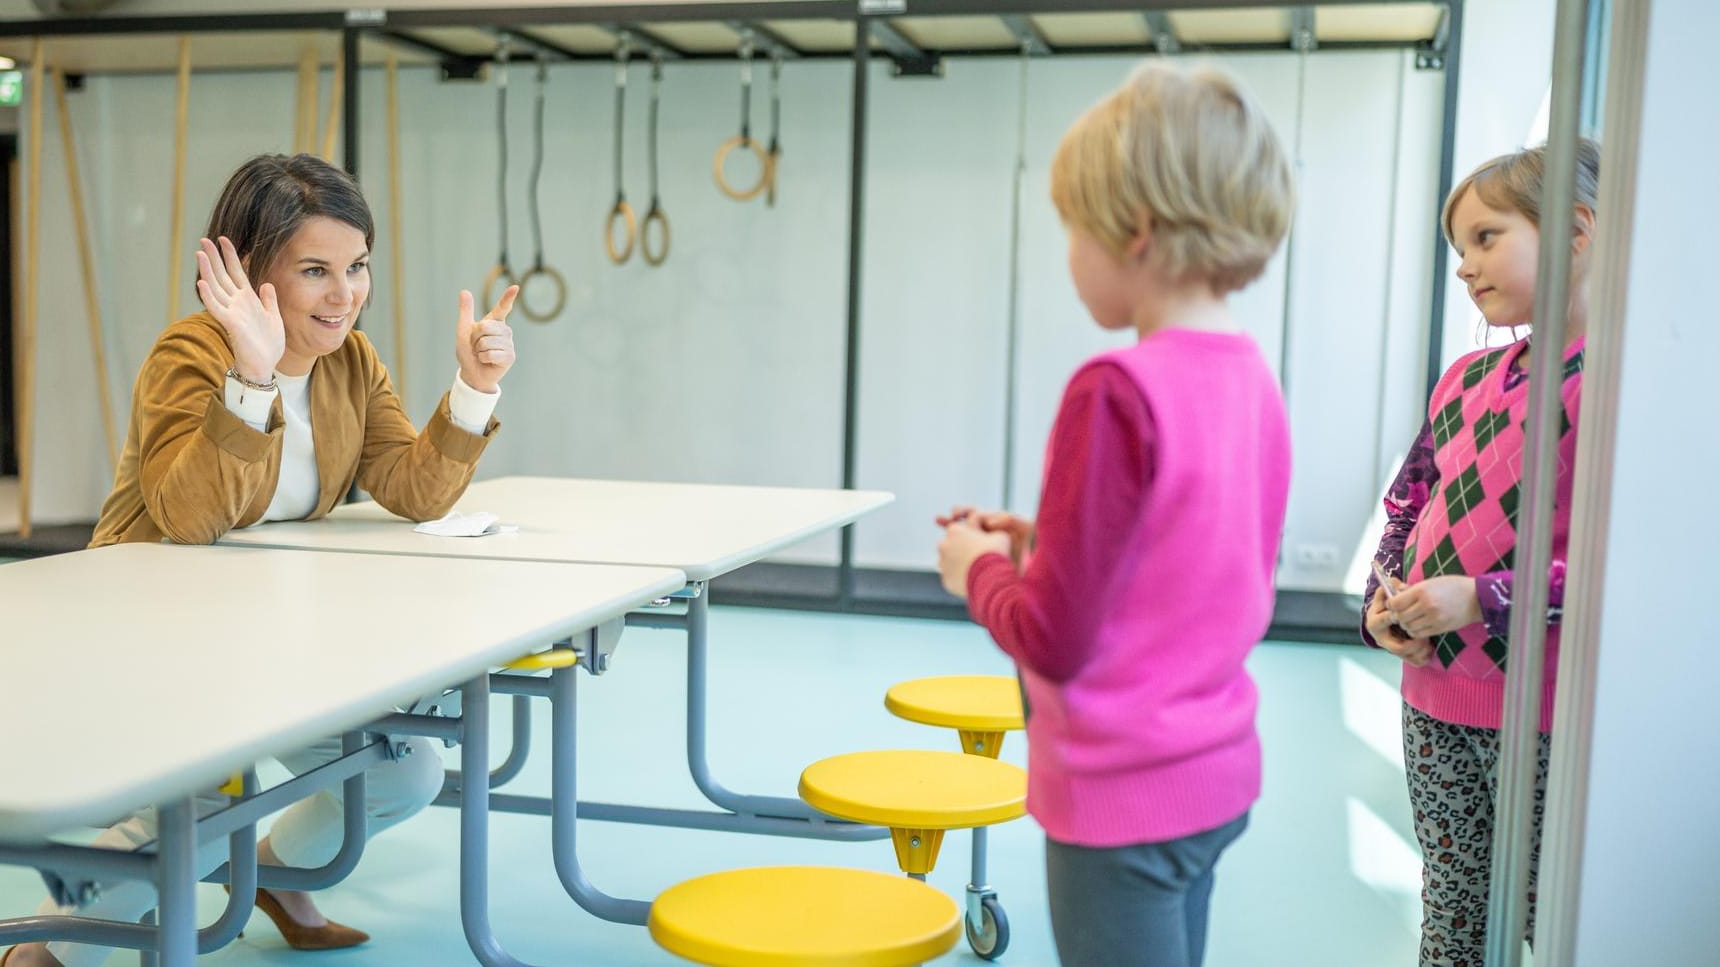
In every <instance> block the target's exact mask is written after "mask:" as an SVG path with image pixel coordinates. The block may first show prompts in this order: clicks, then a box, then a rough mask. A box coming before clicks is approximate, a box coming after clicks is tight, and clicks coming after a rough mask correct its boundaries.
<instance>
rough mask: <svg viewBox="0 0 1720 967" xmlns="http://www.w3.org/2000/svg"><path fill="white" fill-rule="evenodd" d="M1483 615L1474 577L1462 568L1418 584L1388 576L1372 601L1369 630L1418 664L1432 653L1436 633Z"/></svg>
mask: <svg viewBox="0 0 1720 967" xmlns="http://www.w3.org/2000/svg"><path fill="white" fill-rule="evenodd" d="M1388 582H1389V583H1388ZM1388 589H1389V590H1388ZM1480 620H1481V603H1480V601H1479V600H1478V599H1477V598H1476V596H1475V579H1474V578H1472V577H1469V576H1468V575H1464V574H1442V575H1439V576H1437V577H1431V578H1428V579H1427V580H1425V581H1422V582H1421V583H1419V584H1415V585H1406V584H1404V582H1402V581H1399V580H1397V579H1396V578H1392V577H1384V578H1381V579H1380V581H1379V587H1378V588H1376V589H1375V590H1374V597H1373V600H1372V601H1370V602H1368V613H1367V623H1368V632H1369V633H1370V634H1372V635H1373V636H1374V640H1375V641H1377V642H1379V645H1380V647H1381V648H1384V649H1385V650H1387V651H1389V652H1391V653H1392V654H1394V655H1396V656H1398V657H1399V658H1402V659H1403V660H1404V661H1406V662H1409V663H1410V664H1411V665H1414V666H1416V667H1418V668H1419V667H1421V666H1423V665H1426V664H1427V663H1428V661H1429V660H1431V659H1432V658H1433V640H1432V639H1433V637H1434V636H1435V635H1443V634H1446V633H1448V632H1452V631H1456V630H1457V629H1459V628H1462V627H1464V626H1466V625H1472V624H1474V623H1476V622H1478V621H1480Z"/></svg>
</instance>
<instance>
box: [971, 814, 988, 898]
mask: <svg viewBox="0 0 1720 967" xmlns="http://www.w3.org/2000/svg"><path fill="white" fill-rule="evenodd" d="M985 829H986V828H985V827H984V826H975V827H974V828H973V875H972V881H971V882H970V883H969V884H968V888H969V889H970V890H971V889H978V890H987V889H990V887H988V886H987V885H986V882H985V880H986V871H985Z"/></svg>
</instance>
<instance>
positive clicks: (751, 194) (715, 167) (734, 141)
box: [711, 134, 770, 201]
mask: <svg viewBox="0 0 1720 967" xmlns="http://www.w3.org/2000/svg"><path fill="white" fill-rule="evenodd" d="M736 148H745V149H747V150H750V151H751V152H752V153H753V154H754V155H755V156H757V157H758V184H756V185H753V186H752V187H751V188H748V189H746V190H745V191H741V190H739V189H736V188H732V187H730V186H729V183H728V180H727V179H726V178H724V177H723V166H724V165H725V164H726V163H727V162H728V160H729V152H731V151H733V150H735V149H736ZM711 175H712V176H713V177H714V178H716V179H717V188H718V190H720V191H721V192H722V193H723V194H725V195H727V196H729V197H730V198H733V199H734V200H735V201H748V200H750V199H753V198H757V197H758V194H759V192H761V191H764V190H765V188H766V187H768V186H769V185H770V156H769V155H767V154H765V153H764V148H763V147H762V146H760V145H759V143H758V142H757V141H754V140H753V139H752V138H751V137H749V136H747V135H744V134H737V135H735V136H734V137H732V138H730V139H728V140H727V141H724V142H723V143H722V144H721V145H720V146H719V147H718V148H717V156H716V158H714V159H712V161H711Z"/></svg>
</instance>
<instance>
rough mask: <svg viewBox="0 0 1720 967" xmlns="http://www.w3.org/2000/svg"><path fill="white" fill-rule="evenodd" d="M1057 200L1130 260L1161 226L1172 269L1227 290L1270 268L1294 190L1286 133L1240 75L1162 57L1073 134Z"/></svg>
mask: <svg viewBox="0 0 1720 967" xmlns="http://www.w3.org/2000/svg"><path fill="white" fill-rule="evenodd" d="M1051 200H1052V202H1053V204H1055V205H1056V206H1057V213H1058V214H1059V215H1060V216H1062V218H1063V221H1064V223H1065V224H1066V225H1068V226H1069V227H1070V228H1072V229H1075V230H1079V231H1083V232H1086V233H1087V234H1089V235H1091V236H1092V237H1093V238H1095V239H1097V240H1098V241H1099V242H1100V243H1101V244H1103V245H1104V246H1105V247H1106V248H1107V249H1109V250H1110V251H1111V252H1112V253H1113V254H1114V255H1117V256H1119V257H1121V256H1122V255H1123V254H1124V253H1125V252H1126V251H1127V249H1128V246H1129V243H1130V242H1131V241H1132V240H1133V239H1134V238H1135V237H1136V236H1137V235H1138V234H1139V233H1140V231H1141V230H1142V229H1143V228H1148V227H1150V228H1151V231H1152V240H1153V247H1154V255H1155V257H1156V258H1157V259H1158V260H1159V266H1160V267H1161V268H1162V269H1163V271H1165V272H1166V273H1167V274H1168V275H1169V276H1170V277H1172V278H1174V279H1200V280H1204V281H1206V282H1208V283H1209V284H1210V285H1211V286H1212V288H1213V291H1214V292H1216V293H1217V294H1219V295H1223V294H1225V293H1228V292H1233V291H1235V290H1237V289H1240V288H1242V287H1243V286H1245V285H1247V284H1248V283H1250V282H1252V281H1254V280H1255V279H1256V278H1259V276H1260V273H1261V272H1263V271H1265V268H1266V263H1267V261H1268V260H1269V259H1271V258H1272V253H1273V252H1275V251H1277V249H1278V245H1279V243H1280V242H1282V241H1283V240H1284V234H1285V232H1287V231H1289V228H1290V217H1291V214H1292V212H1293V210H1294V208H1295V188H1294V186H1293V184H1292V181H1291V176H1290V165H1289V163H1288V161H1287V160H1286V158H1285V154H1284V149H1283V147H1282V146H1281V145H1280V144H1279V141H1278V136H1277V135H1276V134H1274V133H1273V131H1272V126H1271V125H1270V124H1268V123H1267V121H1266V115H1265V113H1264V112H1263V111H1262V110H1261V109H1260V107H1259V105H1258V104H1256V103H1255V101H1254V98H1253V97H1252V96H1250V95H1249V94H1248V92H1247V91H1246V90H1244V89H1243V87H1242V85H1241V84H1240V83H1238V82H1237V80H1236V79H1235V78H1233V77H1231V76H1230V75H1229V74H1227V73H1225V72H1224V71H1221V70H1218V69H1216V68H1212V67H1200V68H1194V69H1182V68H1177V67H1173V66H1170V65H1168V64H1164V63H1161V62H1156V61H1154V62H1148V63H1147V64H1144V65H1142V66H1141V67H1140V68H1138V69H1137V70H1136V71H1135V72H1134V73H1133V74H1131V75H1130V76H1129V79H1128V81H1127V82H1125V83H1124V84H1123V86H1122V87H1121V88H1120V89H1118V90H1117V91H1116V92H1114V93H1112V94H1111V95H1110V96H1108V97H1106V98H1105V99H1104V100H1102V101H1100V102H1099V103H1098V104H1096V105H1094V106H1093V107H1092V108H1090V109H1089V110H1088V111H1087V113H1085V114H1083V115H1082V116H1081V117H1080V118H1079V119H1078V120H1076V122H1075V124H1074V125H1073V126H1072V127H1070V129H1069V132H1068V133H1067V134H1065V135H1064V136H1063V142H1062V144H1060V145H1059V146H1058V148H1057V157H1056V159H1055V160H1053V161H1052V163H1051Z"/></svg>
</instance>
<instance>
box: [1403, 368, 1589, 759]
mask: <svg viewBox="0 0 1720 967" xmlns="http://www.w3.org/2000/svg"><path fill="white" fill-rule="evenodd" d="M1528 344H1529V343H1528V340H1526V339H1525V340H1522V341H1519V342H1516V343H1513V344H1512V345H1510V346H1506V347H1504V348H1502V349H1487V350H1481V351H1479V352H1474V353H1470V354H1469V355H1467V356H1464V357H1463V358H1461V359H1459V360H1458V361H1457V362H1456V363H1454V364H1453V365H1452V367H1451V368H1450V369H1449V370H1447V371H1446V373H1445V375H1444V376H1443V377H1441V379H1440V381H1439V385H1438V386H1437V387H1436V388H1435V389H1434V392H1433V396H1432V398H1431V399H1430V400H1429V402H1428V409H1427V415H1428V425H1429V428H1430V431H1431V439H1432V444H1433V460H1434V466H1435V468H1436V469H1437V475H1436V476H1435V477H1434V478H1433V481H1432V483H1433V486H1432V487H1431V488H1430V489H1428V490H1427V491H1426V492H1425V493H1426V498H1425V499H1426V503H1425V504H1424V505H1423V506H1422V507H1421V508H1420V513H1419V515H1418V516H1417V518H1416V523H1415V526H1414V527H1413V528H1412V529H1411V530H1410V532H1409V535H1408V539H1407V542H1406V545H1405V548H1404V556H1403V561H1404V579H1405V580H1406V581H1408V582H1409V583H1410V584H1415V583H1417V582H1419V581H1422V580H1425V579H1427V578H1430V577H1433V576H1435V575H1441V574H1465V575H1469V576H1471V577H1475V578H1477V579H1478V580H1477V588H1478V592H1486V591H1489V590H1490V591H1492V592H1493V593H1494V594H1503V595H1504V598H1505V600H1504V601H1503V603H1504V604H1505V605H1506V606H1507V608H1508V606H1509V604H1510V600H1509V598H1510V583H1509V581H1508V580H1501V579H1500V576H1501V575H1504V576H1508V575H1509V574H1510V572H1511V570H1512V568H1513V566H1514V564H1515V554H1516V549H1517V531H1516V523H1517V509H1518V505H1519V503H1520V495H1521V492H1522V479H1523V450H1524V442H1525V436H1524V421H1525V418H1526V416H1527V414H1528V407H1529V393H1528V390H1529V381H1528V380H1525V379H1523V378H1522V372H1521V370H1520V369H1519V368H1518V362H1517V361H1518V358H1519V357H1520V356H1521V355H1522V352H1523V350H1524V348H1525V347H1526V346H1528ZM1534 365H1535V366H1536V367H1537V370H1536V371H1537V373H1538V372H1540V371H1541V370H1540V369H1539V367H1541V366H1544V365H1546V362H1545V361H1543V360H1542V359H1540V358H1537V359H1536V361H1535V364H1534ZM1582 368H1583V340H1582V339H1578V340H1576V341H1575V342H1573V343H1572V344H1571V345H1570V346H1569V347H1567V348H1566V351H1565V354H1564V358H1563V360H1562V362H1561V369H1560V376H1561V379H1562V385H1561V390H1560V395H1561V398H1562V400H1563V403H1564V406H1563V415H1562V418H1561V424H1560V434H1559V447H1558V454H1559V460H1558V479H1557V483H1556V484H1555V488H1554V490H1555V492H1554V505H1553V506H1554V510H1553V562H1554V563H1553V567H1554V574H1553V575H1551V576H1550V579H1551V580H1556V581H1557V583H1559V584H1562V577H1563V573H1564V561H1565V544H1566V539H1567V536H1568V534H1569V532H1570V525H1571V470H1572V467H1573V465H1574V457H1575V452H1576V441H1577V432H1576V422H1577V412H1578V401H1579V398H1580V392H1581V389H1582ZM1560 590H1562V588H1561V589H1560ZM1485 597H1486V594H1485V593H1483V598H1485ZM1560 597H1562V595H1560ZM1483 603H1484V605H1486V604H1488V603H1489V602H1486V601H1485V600H1484V602H1483ZM1483 610H1484V612H1487V611H1497V610H1501V609H1495V608H1488V607H1484V609H1483ZM1499 624H1500V622H1497V621H1488V620H1483V621H1481V622H1477V623H1475V624H1472V625H1469V626H1468V627H1465V628H1461V629H1458V630H1457V631H1455V632H1452V633H1450V634H1444V635H1439V636H1437V637H1435V638H1434V641H1433V645H1434V653H1435V656H1436V660H1434V661H1431V662H1429V663H1428V664H1427V665H1426V666H1425V667H1422V668H1416V667H1414V666H1411V665H1405V666H1404V670H1403V695H1404V700H1405V701H1406V702H1408V703H1409V704H1410V705H1412V706H1414V707H1415V708H1418V709H1420V710H1421V711H1423V712H1426V713H1427V714H1429V715H1431V716H1433V717H1434V718H1437V719H1440V720H1441V721H1446V722H1453V723H1456V724H1459V725H1470V726H1479V727H1483V728H1498V727H1499V722H1500V718H1501V715H1502V712H1503V709H1504V685H1505V674H1504V669H1505V662H1506V642H1505V638H1504V632H1505V628H1503V627H1499ZM1558 655H1559V627H1558V625H1557V623H1555V622H1549V627H1548V629H1547V660H1546V670H1545V673H1544V678H1543V683H1542V689H1543V691H1542V698H1541V726H1540V727H1541V729H1542V731H1547V730H1549V729H1550V728H1551V727H1552V721H1553V683H1554V681H1555V678H1556V676H1557V673H1558Z"/></svg>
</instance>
